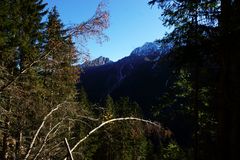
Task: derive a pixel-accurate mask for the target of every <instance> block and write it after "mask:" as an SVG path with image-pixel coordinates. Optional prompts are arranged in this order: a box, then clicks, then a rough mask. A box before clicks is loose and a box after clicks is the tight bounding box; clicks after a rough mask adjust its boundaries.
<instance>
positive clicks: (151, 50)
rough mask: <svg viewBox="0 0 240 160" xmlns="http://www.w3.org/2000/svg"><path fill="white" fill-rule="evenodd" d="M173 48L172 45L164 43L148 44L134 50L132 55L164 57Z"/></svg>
mask: <svg viewBox="0 0 240 160" xmlns="http://www.w3.org/2000/svg"><path fill="white" fill-rule="evenodd" d="M172 47H173V45H172V44H167V43H162V42H146V43H145V44H144V45H143V46H141V47H138V48H136V49H134V50H133V51H132V53H131V55H135V56H147V55H151V54H156V53H157V54H161V55H164V54H166V53H168V52H169V51H170V50H171V48H172Z"/></svg>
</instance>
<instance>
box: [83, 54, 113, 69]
mask: <svg viewBox="0 0 240 160" xmlns="http://www.w3.org/2000/svg"><path fill="white" fill-rule="evenodd" d="M107 63H112V61H111V60H110V59H109V58H107V57H103V56H100V57H98V58H96V59H94V60H92V61H86V62H84V63H83V64H82V65H81V67H82V68H87V67H96V66H102V65H105V64H107Z"/></svg>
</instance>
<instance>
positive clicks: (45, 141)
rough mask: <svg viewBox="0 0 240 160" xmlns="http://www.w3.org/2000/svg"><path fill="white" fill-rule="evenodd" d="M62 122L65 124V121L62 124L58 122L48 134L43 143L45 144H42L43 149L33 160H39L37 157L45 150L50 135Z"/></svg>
mask: <svg viewBox="0 0 240 160" xmlns="http://www.w3.org/2000/svg"><path fill="white" fill-rule="evenodd" d="M62 122H63V120H62V121H60V122H58V123H57V124H56V125H55V126H54V127H53V128H52V129H51V130H50V131H49V132H48V133H47V135H46V136H45V138H44V141H43V143H42V146H41V148H40V149H39V151H38V152H37V154H36V156H35V157H34V159H33V160H36V159H37V157H38V156H39V155H40V153H41V152H42V150H43V148H44V147H45V145H46V143H47V139H48V137H49V135H50V134H51V133H52V132H53V131H54V130H55V129H56V128H57V127H58V126H59V125H60V124H61V123H62Z"/></svg>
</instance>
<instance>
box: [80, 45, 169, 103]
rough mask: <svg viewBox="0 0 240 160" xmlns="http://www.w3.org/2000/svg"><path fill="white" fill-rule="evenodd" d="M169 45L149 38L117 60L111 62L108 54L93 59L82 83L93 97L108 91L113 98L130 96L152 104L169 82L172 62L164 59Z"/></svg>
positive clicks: (93, 99)
mask: <svg viewBox="0 0 240 160" xmlns="http://www.w3.org/2000/svg"><path fill="white" fill-rule="evenodd" d="M170 46H171V45H168V44H166V45H163V44H162V43H159V42H147V43H145V44H144V45H143V46H141V47H138V48H136V49H134V50H133V51H132V52H131V54H130V55H129V56H127V57H124V58H122V59H120V60H118V61H117V62H111V61H110V62H109V59H107V58H99V59H97V60H94V61H93V62H90V63H88V64H90V65H86V67H85V68H84V72H83V73H82V75H81V79H80V85H81V86H83V87H84V88H85V90H86V92H87V94H88V96H89V98H90V100H92V101H96V102H97V101H99V100H101V99H103V98H105V97H106V96H107V95H108V94H109V95H111V96H112V97H113V98H117V97H124V96H128V97H130V98H131V99H133V100H135V101H137V102H138V103H139V104H140V105H142V106H146V104H147V103H148V105H151V104H152V103H154V101H155V100H156V99H157V98H158V97H159V96H160V95H161V94H162V93H163V92H164V90H165V88H166V84H167V83H168V77H169V74H170V69H169V63H168V62H166V61H164V60H163V59H164V57H165V55H166V54H167V53H169V52H170V50H171V47H170ZM96 62H97V63H96ZM99 62H100V63H99ZM143 100H144V102H143Z"/></svg>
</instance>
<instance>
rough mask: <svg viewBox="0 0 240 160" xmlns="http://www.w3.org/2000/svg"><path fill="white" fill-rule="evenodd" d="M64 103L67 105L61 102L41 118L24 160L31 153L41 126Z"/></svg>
mask: <svg viewBox="0 0 240 160" xmlns="http://www.w3.org/2000/svg"><path fill="white" fill-rule="evenodd" d="M65 103H67V102H66V101H65V102H63V103H61V104H58V105H57V107H56V108H54V109H52V110H51V111H50V112H49V113H48V114H47V115H46V116H45V117H44V118H43V121H42V123H41V125H40V127H39V128H38V130H37V132H36V133H35V135H34V138H33V140H32V142H31V144H30V146H29V149H28V153H27V154H26V156H25V158H24V160H27V158H28V157H29V155H30V153H31V151H32V148H33V145H34V143H35V141H36V139H37V136H38V134H39V132H40V131H41V129H42V128H43V126H44V124H45V122H46V120H47V119H48V117H49V116H51V115H52V113H53V112H55V111H57V110H58V109H59V108H61V107H62V106H63V104H65Z"/></svg>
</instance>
